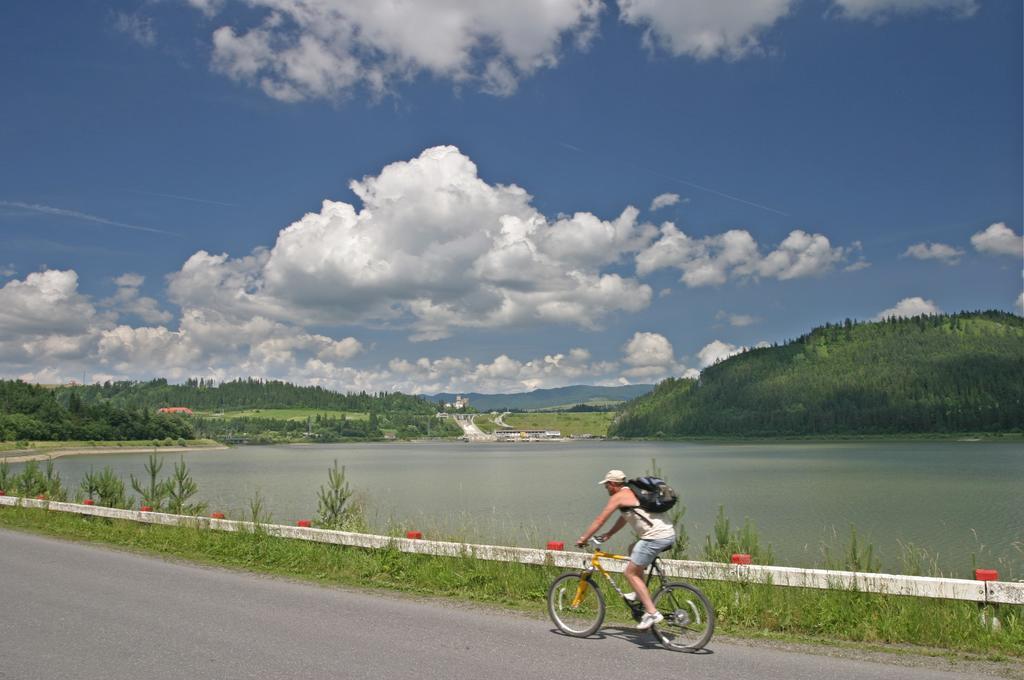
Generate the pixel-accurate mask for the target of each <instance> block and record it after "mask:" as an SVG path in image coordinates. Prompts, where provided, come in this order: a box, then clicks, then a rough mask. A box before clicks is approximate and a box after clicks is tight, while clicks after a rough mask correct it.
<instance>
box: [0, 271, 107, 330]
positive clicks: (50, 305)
mask: <svg viewBox="0 0 1024 680" xmlns="http://www.w3.org/2000/svg"><path fill="white" fill-rule="evenodd" d="M112 322H113V315H112V314H109V313H101V312H99V311H98V310H97V309H96V308H95V307H94V306H93V304H92V302H91V301H90V300H89V299H88V297H86V296H84V295H82V294H81V293H79V292H78V274H77V273H76V272H74V271H72V270H66V271H62V270H58V269H50V270H47V271H43V272H34V273H32V274H29V275H28V276H26V277H25V278H24V280H17V279H15V280H13V281H8V282H7V283H6V284H4V286H3V287H2V288H0V340H2V339H4V338H10V337H15V336H17V337H24V336H34V335H75V334H80V333H84V332H86V331H88V330H89V329H91V328H94V327H104V326H108V325H111V324H112Z"/></svg>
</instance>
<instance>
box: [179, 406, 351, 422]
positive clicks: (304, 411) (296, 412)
mask: <svg viewBox="0 0 1024 680" xmlns="http://www.w3.org/2000/svg"><path fill="white" fill-rule="evenodd" d="M196 415H200V416H203V417H206V418H212V417H218V418H270V419H272V420H303V421H304V420H306V418H316V417H317V415H321V416H326V417H328V418H341V417H342V416H344V417H345V418H346V419H348V420H369V419H370V414H369V413H363V412H361V411H327V410H324V409H316V408H256V409H249V410H247V411H225V412H224V413H212V412H201V413H200V412H197V413H196Z"/></svg>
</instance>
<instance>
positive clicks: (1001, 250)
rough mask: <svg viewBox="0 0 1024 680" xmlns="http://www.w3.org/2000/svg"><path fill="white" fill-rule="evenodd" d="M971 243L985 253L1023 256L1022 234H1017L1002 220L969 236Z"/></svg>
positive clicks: (1023, 240) (1023, 237) (1023, 241)
mask: <svg viewBox="0 0 1024 680" xmlns="http://www.w3.org/2000/svg"><path fill="white" fill-rule="evenodd" d="M971 245H973V246H974V249H975V250H977V251H978V252H979V253H985V254H986V255H1012V256H1014V257H1022V256H1024V236H1017V234H1015V233H1013V230H1012V229H1010V228H1009V227H1007V226H1006V224H1004V223H1003V222H996V223H995V224H991V225H989V227H988V228H987V229H985V230H984V231H979V232H978V233H976V234H974V235H973V236H971Z"/></svg>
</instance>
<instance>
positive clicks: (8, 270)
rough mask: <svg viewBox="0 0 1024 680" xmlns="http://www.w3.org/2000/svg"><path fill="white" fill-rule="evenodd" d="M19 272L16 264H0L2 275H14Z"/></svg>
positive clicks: (0, 273) (0, 274)
mask: <svg viewBox="0 0 1024 680" xmlns="http://www.w3.org/2000/svg"><path fill="white" fill-rule="evenodd" d="M17 273H18V270H17V269H16V268H15V267H14V264H13V263H12V264H0V276H3V277H9V276H14V275H15V274H17Z"/></svg>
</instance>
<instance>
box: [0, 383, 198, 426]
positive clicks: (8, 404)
mask: <svg viewBox="0 0 1024 680" xmlns="http://www.w3.org/2000/svg"><path fill="white" fill-rule="evenodd" d="M192 436H193V435H192V426H191V424H190V423H189V422H188V421H187V420H185V419H183V418H181V417H178V416H174V415H168V414H162V413H153V412H151V411H150V410H149V409H145V408H122V407H119V406H115V405H112V404H110V403H106V402H99V403H93V404H88V403H85V402H84V401H83V400H82V399H81V398H79V397H78V395H77V394H74V393H71V394H70V395H68V397H67V399H66V400H65V403H64V404H62V403H60V402H59V401H58V400H57V397H56V394H55V393H54V391H53V390H52V389H47V388H45V387H40V386H38V385H29V384H27V383H24V382H22V381H20V380H0V441H18V440H37V441H67V440H83V441H121V440H138V439H161V440H162V439H167V438H170V439H175V440H177V439H180V438H191V437H192Z"/></svg>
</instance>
